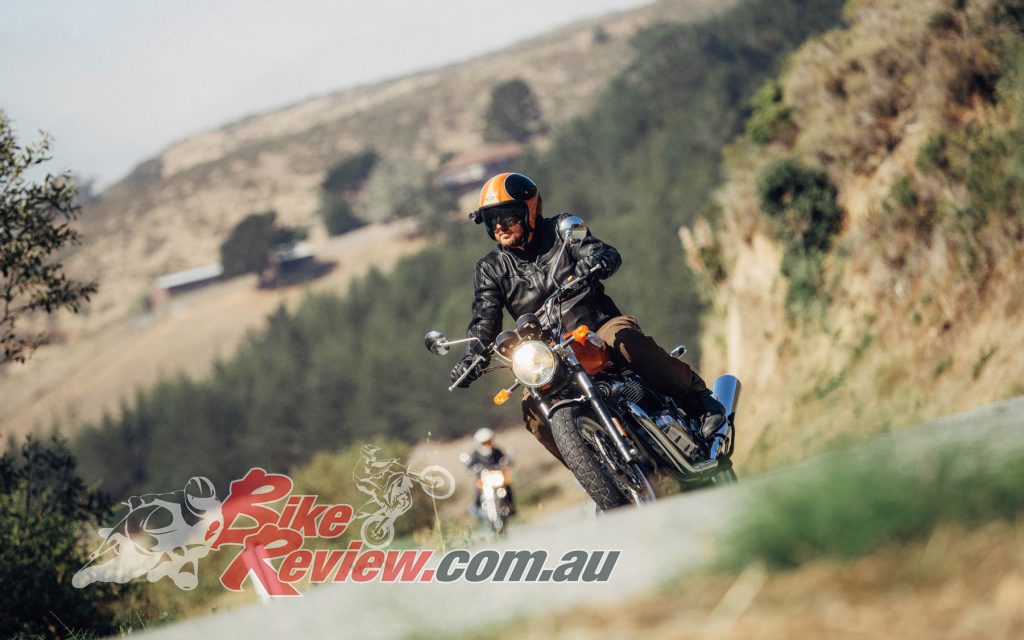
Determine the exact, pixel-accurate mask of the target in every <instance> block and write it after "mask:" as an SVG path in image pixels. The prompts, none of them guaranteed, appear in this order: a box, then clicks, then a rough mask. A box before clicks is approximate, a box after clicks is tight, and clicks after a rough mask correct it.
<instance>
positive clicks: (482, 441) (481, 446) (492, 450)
mask: <svg viewBox="0 0 1024 640" xmlns="http://www.w3.org/2000/svg"><path fill="white" fill-rule="evenodd" d="M473 441H474V442H475V443H476V446H475V447H474V448H473V453H472V454H471V455H470V456H469V460H467V461H466V466H467V467H469V468H470V469H472V468H474V467H475V466H477V465H479V466H481V467H484V468H485V469H494V468H498V467H501V466H503V465H506V464H508V459H507V458H506V457H505V453H504V452H503V451H502V450H501V449H499V448H498V447H496V446H494V431H492V430H491V429H488V428H487V427H483V428H482V429H477V430H476V433H474V434H473ZM505 491H506V492H507V493H506V495H507V496H508V507H509V513H508V515H509V517H510V518H511V517H512V516H514V515H516V501H515V497H514V496H513V495H512V487H511V486H507V487H505ZM480 495H481V490H480V487H479V486H477V488H476V494H475V495H474V496H473V506H472V507H470V511H471V512H472V513H473V515H474V516H476V517H478V518H479V517H480Z"/></svg>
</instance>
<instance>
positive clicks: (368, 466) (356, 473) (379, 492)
mask: <svg viewBox="0 0 1024 640" xmlns="http://www.w3.org/2000/svg"><path fill="white" fill-rule="evenodd" d="M378 451H380V447H378V446H375V445H372V444H364V445H363V446H362V448H361V449H360V450H359V453H360V455H361V456H362V465H356V467H355V468H354V469H353V470H352V479H353V480H355V481H356V488H357V489H359V490H360V491H362V492H363V493H365V494H367V495H369V496H370V498H371V500H370V501H369V502H367V503H366V504H365V505H363V507H362V510H363V511H365V510H366V507H368V506H369V505H370V504H375V505H377V506H378V507H385V508H386V507H390V506H392V504H391V503H392V502H393V501H394V499H395V497H396V496H394V495H387V494H386V487H387V484H388V480H389V479H390V478H391V476H392V475H393V474H395V473H402V471H395V470H393V469H392V468H391V467H392V465H394V464H397V463H398V458H391V459H390V460H377V452H378ZM407 484H408V482H406V483H401V484H400V485H399V486H398V487H395V490H396V491H398V492H399V494H400V493H401V491H402V490H406V489H408V486H406V485H407Z"/></svg>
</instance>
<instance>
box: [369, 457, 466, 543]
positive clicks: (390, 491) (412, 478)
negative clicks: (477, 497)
mask: <svg viewBox="0 0 1024 640" xmlns="http://www.w3.org/2000/svg"><path fill="white" fill-rule="evenodd" d="M392 467H398V468H399V469H398V470H391V471H390V474H389V475H388V477H387V478H386V479H385V480H384V484H383V486H382V487H381V491H380V493H379V495H377V496H374V498H373V500H372V501H371V502H375V503H376V504H377V506H378V507H379V508H378V509H377V511H361V512H360V513H358V514H357V515H356V516H355V519H356V520H358V519H361V518H365V520H364V521H363V524H362V527H361V528H360V530H359V531H360V535H361V536H362V540H363V544H365V545H366V546H367V547H370V548H372V549H383V548H384V547H386V546H388V545H389V544H391V542H392V541H393V540H394V539H395V520H397V519H398V517H399V516H401V515H402V514H404V513H405V512H406V511H408V510H409V509H410V508H412V487H413V484H414V483H415V484H418V485H419V486H420V488H421V489H423V492H424V493H426V494H427V495H428V496H430V497H431V498H433V499H435V500H443V499H444V498H447V497H449V496H450V495H452V494H453V493H455V478H454V477H453V476H452V473H451V471H448V470H447V469H445V468H444V467H439V466H436V465H431V466H429V467H425V468H424V469H423V470H422V471H419V472H417V471H412V470H411V469H409V468H408V467H406V466H405V465H403V464H400V463H398V462H394V463H392Z"/></svg>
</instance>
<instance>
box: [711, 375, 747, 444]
mask: <svg viewBox="0 0 1024 640" xmlns="http://www.w3.org/2000/svg"><path fill="white" fill-rule="evenodd" d="M742 389H743V385H741V384H740V381H739V379H738V378H736V376H733V375H729V374H728V373H726V374H724V375H720V376H718V377H717V378H715V384H714V385H713V387H712V391H711V395H713V396H714V397H715V400H718V401H719V402H721V403H722V406H723V407H725V422H724V423H722V426H721V428H719V430H718V432H717V433H716V434H715V435H714V436H712V441H711V451H710V453H709V455H708V460H718V457H719V456H720V455H723V454H724V455H730V454H731V453H732V445H733V434H735V432H736V430H735V423H736V407H737V406H738V405H739V402H740V391H742Z"/></svg>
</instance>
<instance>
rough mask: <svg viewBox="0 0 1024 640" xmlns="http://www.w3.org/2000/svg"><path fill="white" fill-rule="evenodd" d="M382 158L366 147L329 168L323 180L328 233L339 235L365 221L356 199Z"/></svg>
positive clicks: (322, 201) (322, 202) (322, 204)
mask: <svg viewBox="0 0 1024 640" xmlns="http://www.w3.org/2000/svg"><path fill="white" fill-rule="evenodd" d="M379 160H380V156H379V155H377V151H376V150H375V149H372V148H371V149H365V150H363V151H361V152H359V153H356V154H354V155H351V156H348V157H346V158H344V159H342V160H341V161H340V162H338V163H337V164H335V165H334V166H333V167H331V168H330V169H329V170H328V171H327V176H326V177H325V178H324V181H323V182H322V183H321V184H320V191H321V194H320V217H321V218H322V219H323V221H324V226H325V227H326V228H327V233H329V234H331V235H332V236H337V235H341V234H343V233H348V232H349V231H352V230H353V229H357V228H359V227H361V226H362V225H363V224H365V223H364V222H363V221H362V220H360V219H359V218H358V217H356V215H355V212H354V211H353V203H354V202H355V201H356V198H357V196H358V193H359V191H360V190H362V188H363V186H364V185H365V184H366V180H367V179H368V178H369V177H370V174H371V173H372V171H373V168H374V167H376V166H377V163H378V161H379Z"/></svg>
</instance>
